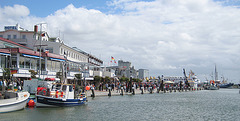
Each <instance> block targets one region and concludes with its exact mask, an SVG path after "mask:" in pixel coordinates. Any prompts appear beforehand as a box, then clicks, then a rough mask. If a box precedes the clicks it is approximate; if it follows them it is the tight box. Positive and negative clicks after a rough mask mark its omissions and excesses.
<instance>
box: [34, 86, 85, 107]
mask: <svg viewBox="0 0 240 121" xmlns="http://www.w3.org/2000/svg"><path fill="white" fill-rule="evenodd" d="M74 86H75V85H74V84H55V85H53V87H52V89H47V88H45V87H38V92H37V95H36V99H37V103H36V106H37V107H65V106H77V105H82V104H84V103H85V102H86V101H87V97H86V95H85V93H84V92H83V90H74V89H73V87H74ZM58 87H60V88H58Z"/></svg>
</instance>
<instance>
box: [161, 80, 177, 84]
mask: <svg viewBox="0 0 240 121" xmlns="http://www.w3.org/2000/svg"><path fill="white" fill-rule="evenodd" d="M163 83H164V84H173V83H174V82H172V81H164V82H163Z"/></svg>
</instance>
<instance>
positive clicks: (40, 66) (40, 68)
mask: <svg viewBox="0 0 240 121" xmlns="http://www.w3.org/2000/svg"><path fill="white" fill-rule="evenodd" d="M43 24H47V23H39V24H36V25H35V26H38V25H40V38H39V41H40V45H36V46H39V69H38V70H39V73H38V78H39V79H40V76H41V70H42V62H41V51H42V50H41V49H42V46H47V45H42V25H43ZM34 30H35V32H36V34H37V28H35V29H34Z"/></svg>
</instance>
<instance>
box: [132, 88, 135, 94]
mask: <svg viewBox="0 0 240 121" xmlns="http://www.w3.org/2000/svg"><path fill="white" fill-rule="evenodd" d="M132 95H135V88H134V86H133V87H132Z"/></svg>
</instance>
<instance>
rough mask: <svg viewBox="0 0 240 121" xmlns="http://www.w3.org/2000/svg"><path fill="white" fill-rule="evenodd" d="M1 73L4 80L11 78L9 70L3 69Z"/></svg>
mask: <svg viewBox="0 0 240 121" xmlns="http://www.w3.org/2000/svg"><path fill="white" fill-rule="evenodd" d="M3 72H4V74H3V76H4V79H10V76H11V75H10V74H11V72H10V69H9V68H4V70H3Z"/></svg>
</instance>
